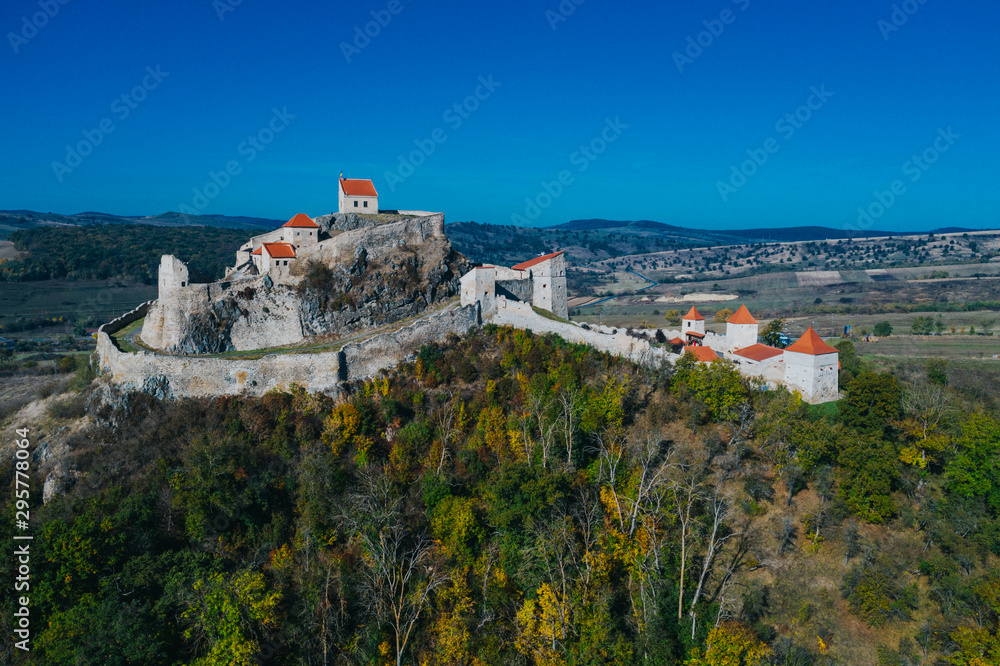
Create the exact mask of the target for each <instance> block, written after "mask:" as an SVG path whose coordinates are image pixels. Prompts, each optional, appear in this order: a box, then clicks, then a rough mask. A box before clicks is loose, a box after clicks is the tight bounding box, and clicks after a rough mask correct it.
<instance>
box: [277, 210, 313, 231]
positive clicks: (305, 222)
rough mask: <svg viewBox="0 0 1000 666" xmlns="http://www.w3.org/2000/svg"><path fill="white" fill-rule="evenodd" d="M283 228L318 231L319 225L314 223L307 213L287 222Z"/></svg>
mask: <svg viewBox="0 0 1000 666" xmlns="http://www.w3.org/2000/svg"><path fill="white" fill-rule="evenodd" d="M281 226H283V227H305V228H307V229H318V228H319V225H318V224H316V223H315V222H313V221H312V218H311V217H309V216H308V215H306V214H305V213H299V214H298V215H296V216H295V217H293V218H292V219H290V220H288V222H285V223H284V224H283V225H281Z"/></svg>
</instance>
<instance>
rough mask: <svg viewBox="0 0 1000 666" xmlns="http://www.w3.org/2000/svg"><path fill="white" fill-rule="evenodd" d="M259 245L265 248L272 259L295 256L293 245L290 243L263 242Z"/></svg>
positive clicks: (292, 257)
mask: <svg viewBox="0 0 1000 666" xmlns="http://www.w3.org/2000/svg"><path fill="white" fill-rule="evenodd" d="M261 247H263V248H264V249H266V250H267V253H268V254H269V255H271V258H272V259H294V258H295V246H293V245H292V244H291V243H264V244H263V245H262V246H261Z"/></svg>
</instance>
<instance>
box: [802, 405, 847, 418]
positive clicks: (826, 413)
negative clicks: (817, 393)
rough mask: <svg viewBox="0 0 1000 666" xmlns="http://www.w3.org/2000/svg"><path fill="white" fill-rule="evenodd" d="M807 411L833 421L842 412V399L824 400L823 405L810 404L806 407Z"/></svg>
mask: <svg viewBox="0 0 1000 666" xmlns="http://www.w3.org/2000/svg"><path fill="white" fill-rule="evenodd" d="M806 411H807V412H808V413H809V415H810V416H813V417H819V418H823V419H827V420H828V421H833V420H836V418H837V416H838V415H839V414H840V401H839V400H834V401H833V402H824V403H823V404H821V405H809V406H808V407H806Z"/></svg>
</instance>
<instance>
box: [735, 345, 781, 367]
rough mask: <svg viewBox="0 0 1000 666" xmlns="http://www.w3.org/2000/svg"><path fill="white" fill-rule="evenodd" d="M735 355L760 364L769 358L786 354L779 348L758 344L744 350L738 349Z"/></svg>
mask: <svg viewBox="0 0 1000 666" xmlns="http://www.w3.org/2000/svg"><path fill="white" fill-rule="evenodd" d="M733 353H734V354H736V355H737V356H742V357H743V358H748V359H750V360H751V361H757V362H758V363H760V362H761V361H766V360H767V359H769V358H774V357H775V356H781V355H782V354H784V353H785V352H783V351H782V350H780V349H778V348H777V347H769V346H768V345H762V344H760V343H758V344H755V345H750V346H749V347H744V348H743V349H737V350H736V351H734V352H733Z"/></svg>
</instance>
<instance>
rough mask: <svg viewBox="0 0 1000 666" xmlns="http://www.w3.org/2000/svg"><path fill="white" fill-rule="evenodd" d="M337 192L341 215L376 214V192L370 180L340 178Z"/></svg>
mask: <svg viewBox="0 0 1000 666" xmlns="http://www.w3.org/2000/svg"><path fill="white" fill-rule="evenodd" d="M338 190H339V196H338V197H337V199H338V201H339V203H340V212H341V213H372V214H375V213H378V191H376V189H375V183H373V182H372V181H371V180H369V179H366V178H344V177H341V179H340V185H339V187H338Z"/></svg>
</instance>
